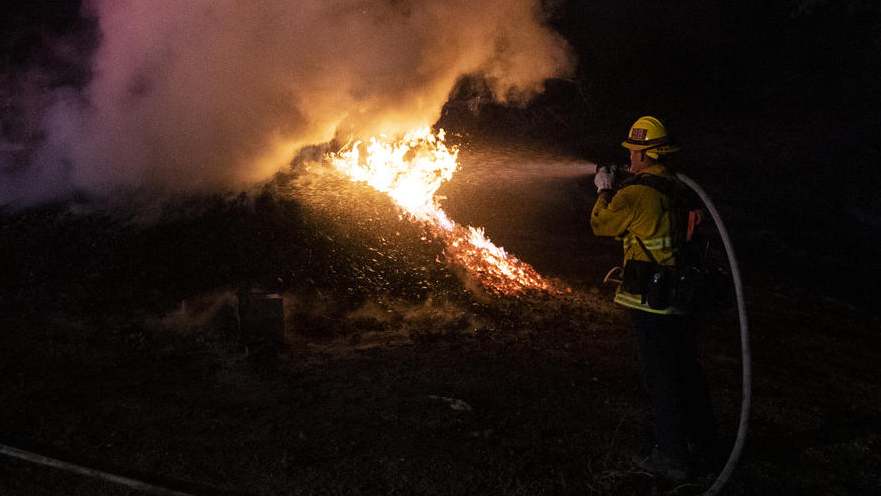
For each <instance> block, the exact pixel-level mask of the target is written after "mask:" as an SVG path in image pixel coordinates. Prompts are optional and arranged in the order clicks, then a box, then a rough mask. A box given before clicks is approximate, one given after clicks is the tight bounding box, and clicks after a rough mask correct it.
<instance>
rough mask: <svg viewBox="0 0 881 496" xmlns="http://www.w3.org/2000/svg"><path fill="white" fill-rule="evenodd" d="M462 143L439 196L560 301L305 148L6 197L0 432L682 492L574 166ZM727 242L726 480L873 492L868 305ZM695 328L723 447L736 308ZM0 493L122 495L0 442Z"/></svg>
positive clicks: (170, 482) (166, 450)
mask: <svg viewBox="0 0 881 496" xmlns="http://www.w3.org/2000/svg"><path fill="white" fill-rule="evenodd" d="M463 142H465V144H464V145H463V151H462V162H463V170H462V171H460V174H461V177H460V176H457V178H455V179H454V181H453V183H452V184H451V185H450V186H449V188H447V189H446V190H445V191H443V193H444V194H445V195H446V196H447V197H448V199H447V200H446V204H447V208H448V211H449V213H450V215H451V217H452V218H454V219H457V220H458V221H460V222H465V223H474V224H478V225H483V226H486V227H487V233H488V235H489V236H490V237H491V238H492V239H493V240H495V241H498V242H499V244H501V245H503V246H505V247H506V248H507V249H509V250H510V251H511V252H512V253H514V254H517V255H518V256H520V257H522V258H523V259H524V260H526V261H528V262H531V263H533V264H534V265H535V267H536V268H537V269H539V270H540V271H541V272H542V273H544V274H546V275H549V276H551V277H556V278H559V280H561V281H562V282H563V283H565V284H567V285H569V286H571V287H572V288H573V293H572V294H571V295H569V296H565V297H562V298H550V297H543V296H535V295H534V296H529V297H523V298H518V299H504V298H498V297H490V296H487V295H481V294H479V293H475V292H473V291H471V290H469V289H468V284H467V281H465V280H463V279H462V278H461V275H460V274H458V272H457V271H456V270H455V268H452V267H447V266H446V265H445V264H444V263H441V262H439V261H442V258H441V255H442V253H441V249H442V248H441V247H440V246H438V245H437V243H435V242H433V241H432V240H431V239H421V238H424V237H425V232H424V231H423V230H422V229H421V228H420V227H419V226H416V225H413V224H411V223H410V222H408V221H407V220H406V219H401V218H399V217H398V215H397V213H396V211H395V210H394V208H393V207H392V206H391V205H390V204H389V203H388V201H387V200H385V199H384V198H383V197H381V196H380V195H378V194H374V193H372V192H370V191H369V190H366V188H360V187H357V186H352V185H346V184H343V183H334V181H339V179H338V178H334V177H333V176H332V175H325V176H322V175H315V174H309V175H306V176H305V177H304V176H303V175H301V174H299V173H298V172H297V171H296V169H295V171H294V172H292V173H291V174H288V175H283V176H282V177H280V178H279V180H278V181H277V182H276V183H275V184H273V185H272V186H271V187H269V188H267V189H266V190H265V191H264V192H262V193H260V192H255V193H254V194H252V195H250V196H247V197H245V196H240V197H235V198H221V197H212V198H199V199H191V200H187V201H178V203H176V204H173V205H170V204H164V205H161V206H157V207H155V208H153V209H152V210H151V209H150V208H147V207H145V206H144V205H141V206H140V208H138V209H137V210H132V209H129V208H127V207H124V206H117V207H114V208H112V209H100V210H94V211H91V210H85V211H77V210H76V209H75V208H72V207H70V206H69V205H66V206H55V207H44V208H41V209H37V210H31V211H27V212H19V213H15V214H13V213H8V214H5V215H4V216H3V217H2V223H0V229H2V234H0V239H2V248H3V251H4V257H3V258H4V259H5V260H6V261H7V263H8V265H7V267H5V268H4V273H5V274H9V277H10V279H9V280H10V284H6V283H4V285H3V293H2V303H3V312H2V325H0V328H2V332H0V349H2V350H3V352H2V354H3V360H2V361H0V405H3V408H2V409H0V442H2V443H4V444H9V445H13V446H16V447H20V448H23V449H31V450H34V451H37V452H40V453H43V454H47V455H51V456H56V457H58V458H61V459H64V460H68V461H72V462H76V463H80V464H84V465H87V466H91V467H96V468H101V469H105V470H109V471H113V472H116V473H122V474H127V475H132V476H135V477H141V478H144V479H146V480H148V481H150V482H153V483H157V484H163V485H167V486H170V487H173V488H178V489H183V490H188V491H191V492H194V493H197V494H225V493H226V494H254V495H258V494H267V495H268V494H438V495H453V494H457V495H458V494H523V495H541V494H697V493H699V492H700V491H701V490H702V489H704V488H706V487H707V485H708V483H710V482H711V481H712V478H711V475H708V476H705V477H704V478H701V479H697V480H695V481H693V482H690V483H688V484H685V485H681V486H671V485H669V484H667V483H664V482H661V481H658V480H655V479H653V478H652V477H651V476H649V475H648V474H646V473H643V472H641V471H640V470H639V469H638V468H636V467H635V466H634V465H633V464H632V462H631V461H630V458H631V455H632V454H633V453H634V452H636V450H637V449H638V446H639V438H640V433H641V432H642V431H643V430H644V429H645V428H646V425H647V424H646V419H645V408H644V403H643V399H642V397H641V393H640V390H639V387H638V379H637V368H636V356H635V347H634V344H635V343H634V341H633V339H632V336H631V334H630V330H629V326H628V322H627V319H626V315H624V314H623V313H622V312H621V311H620V309H618V308H615V307H614V306H613V305H612V304H611V303H610V302H609V300H610V294H609V290H608V289H605V288H600V287H599V284H598V282H599V279H600V278H601V276H602V274H603V273H604V272H605V270H606V269H607V268H608V267H610V266H611V265H613V264H614V262H615V261H616V260H617V257H618V256H619V251H618V250H619V249H620V248H619V247H618V245H617V243H616V242H614V241H610V240H598V239H595V238H593V237H592V236H591V235H590V232H589V227H588V226H587V224H586V220H585V217H584V216H585V214H586V208H587V207H589V205H590V204H591V203H592V200H593V193H592V190H591V189H590V187H589V184H590V182H589V179H586V176H585V174H584V164H583V163H581V162H579V161H577V160H573V159H570V158H566V157H562V156H559V155H554V154H549V153H547V152H541V151H538V150H535V149H530V148H528V147H527V148H525V149H524V148H520V149H518V148H517V147H512V146H505V147H502V148H499V147H498V146H496V145H492V146H490V145H485V144H469V143H468V142H467V139H463ZM457 181H458V182H457ZM327 186H334V187H333V188H328V187H327ZM329 190H332V191H337V192H338V194H337V195H335V196H332V197H328V196H327V195H322V194H319V192H320V191H329ZM124 212H128V213H124ZM132 212H137V215H134V214H133V213H132ZM744 258H745V266H746V268H747V270H746V274H747V281H746V283H747V297H748V305H749V311H750V316H751V326H752V329H753V337H752V346H753V360H754V374H755V376H754V381H755V382H754V390H753V402H754V408H753V417H752V421H751V433H750V437H749V440H748V444H747V446H746V450H745V454H744V457H743V460H742V462H741V464H740V466H739V467H738V469H737V471H736V472H735V474H734V477H733V479H732V481H731V482H730V484H729V487H728V489H727V491H726V494H842V495H843V494H876V493H877V491H878V490H879V489H881V475H879V474H881V436H879V434H878V433H879V427H881V407H879V405H881V386H879V381H878V379H877V370H878V367H877V357H878V356H879V351H881V350H879V349H878V348H879V345H878V340H877V331H878V329H879V322H878V318H877V315H876V314H873V313H872V312H870V311H868V310H867V309H865V308H860V307H855V306H853V305H851V304H849V303H846V302H843V301H840V300H839V299H836V298H835V297H832V296H829V295H828V294H825V293H824V291H822V289H818V288H810V287H803V286H799V285H797V284H794V283H792V282H791V281H787V280H786V279H784V278H781V277H779V275H777V274H774V273H772V272H767V271H761V272H757V271H750V270H749V267H750V260H751V258H752V257H751V256H750V255H749V253H746V255H745V257H744ZM255 286H260V287H262V288H264V289H267V290H270V291H278V292H279V293H282V294H283V295H284V297H285V314H286V330H285V333H284V340H283V343H282V344H278V345H273V344H268V343H265V342H260V341H255V340H254V339H253V338H250V337H248V336H247V335H242V334H241V333H240V332H238V331H237V328H238V325H237V320H236V311H235V307H236V305H235V302H236V292H237V291H238V289H239V288H242V287H255ZM699 322H700V326H701V329H702V330H701V333H700V342H701V347H702V350H703V361H704V365H705V368H706V371H707V374H708V377H709V380H710V384H711V389H712V396H713V400H714V403H715V407H716V410H717V414H718V416H719V419H720V423H721V428H722V432H723V435H724V436H725V437H726V439H728V440H729V442H730V441H731V440H733V436H734V433H735V429H736V425H737V415H738V412H739V401H740V351H739V344H738V343H739V341H738V336H737V328H736V320H735V314H734V311H733V309H731V308H727V309H721V310H718V311H714V312H710V313H708V314H706V315H704V316H702V317H701V318H700V320H699ZM0 493H2V494H4V495H7V494H8V495H39V494H47V495H48V494H69V495H77V494H82V495H96V494H101V495H105V494H106V495H111V494H134V493H133V492H132V491H128V490H126V489H124V488H120V487H117V486H113V485H108V484H105V483H103V482H98V481H95V480H91V479H88V478H85V477H81V476H75V475H70V474H65V473H62V472H59V471H57V470H55V469H49V468H43V467H38V466H34V465H31V464H28V463H24V462H17V461H11V460H9V459H6V458H4V459H2V460H0Z"/></svg>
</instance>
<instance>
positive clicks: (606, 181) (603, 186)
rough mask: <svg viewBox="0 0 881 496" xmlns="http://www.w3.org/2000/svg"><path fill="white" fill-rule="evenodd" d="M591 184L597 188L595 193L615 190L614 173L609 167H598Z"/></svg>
mask: <svg viewBox="0 0 881 496" xmlns="http://www.w3.org/2000/svg"><path fill="white" fill-rule="evenodd" d="M593 183H594V184H595V185H596V187H597V193H599V192H601V191H610V190H612V189H615V173H614V172H612V170H611V169H610V168H609V167H598V168H597V173H596V176H594V178H593Z"/></svg>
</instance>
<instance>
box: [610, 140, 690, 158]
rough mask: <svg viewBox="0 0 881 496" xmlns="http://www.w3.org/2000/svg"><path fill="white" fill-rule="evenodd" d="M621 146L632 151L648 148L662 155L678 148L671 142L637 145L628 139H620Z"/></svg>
mask: <svg viewBox="0 0 881 496" xmlns="http://www.w3.org/2000/svg"><path fill="white" fill-rule="evenodd" d="M621 146H623V147H624V148H627V149H628V150H634V151H637V152H638V151H642V150H649V151H653V152H658V153H660V154H662V155H664V154H667V153H676V152H678V151H679V150H680V148H679V146H677V145H673V144H665V145H638V144H636V143H631V142H629V141H622V142H621Z"/></svg>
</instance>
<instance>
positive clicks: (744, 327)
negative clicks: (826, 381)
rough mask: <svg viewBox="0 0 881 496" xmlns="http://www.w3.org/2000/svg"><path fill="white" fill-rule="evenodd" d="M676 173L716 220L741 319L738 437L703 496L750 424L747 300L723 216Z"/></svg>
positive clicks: (726, 474)
mask: <svg viewBox="0 0 881 496" xmlns="http://www.w3.org/2000/svg"><path fill="white" fill-rule="evenodd" d="M676 177H677V178H678V179H679V180H680V181H682V182H683V183H685V184H686V185H687V186H688V187H689V188H691V189H692V190H694V192H695V193H697V194H698V196H700V198H701V200H702V201H703V202H704V205H706V207H707V210H709V211H710V215H711V216H712V217H713V221H714V222H715V223H716V229H718V230H719V234H720V235H721V237H722V243H723V244H724V245H725V252H726V254H727V255H728V264H729V265H730V266H731V278H732V279H733V280H734V293H735V296H736V297H737V316H738V319H739V320H740V351H741V357H742V358H741V368H742V371H743V398H742V400H741V403H740V424H739V425H738V427H737V439H736V440H735V441H734V447H733V448H731V454H730V455H729V456H728V461H727V462H726V463H725V467H724V468H723V469H722V472H720V473H719V475H718V477H716V481H715V482H713V485H712V486H710V488H709V489H707V491H706V492H705V493H704V495H705V496H714V495H716V494H718V493H719V491H721V490H722V488H723V487H725V483H727V482H728V479H729V478H730V477H731V473H732V472H734V467H736V466H737V461H738V460H739V459H740V455H741V453H742V452H743V444H744V442H745V441H746V433H747V430H748V425H749V409H750V403H751V402H752V363H751V358H750V351H749V325H748V323H747V319H746V303H745V302H744V299H743V283H742V282H741V280H740V269H739V268H738V266H737V258H736V257H735V256H734V246H733V245H732V244H731V238H729V237H728V230H727V229H725V224H724V223H723V222H722V217H721V216H720V215H719V212H718V211H717V210H716V206H715V205H713V201H712V200H710V196H709V195H708V194H707V193H706V191H704V190H703V188H701V187H700V186H699V185H698V184H697V183H696V182H694V180H692V179H691V178H690V177H688V176H686V175H685V174H682V173H676Z"/></svg>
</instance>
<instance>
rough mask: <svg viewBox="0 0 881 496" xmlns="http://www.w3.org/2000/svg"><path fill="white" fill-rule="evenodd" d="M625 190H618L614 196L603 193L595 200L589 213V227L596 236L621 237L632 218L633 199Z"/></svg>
mask: <svg viewBox="0 0 881 496" xmlns="http://www.w3.org/2000/svg"><path fill="white" fill-rule="evenodd" d="M627 189H629V188H623V189H621V190H619V191H618V192H617V193H616V194H614V196H613V195H612V193H608V192H603V193H600V196H599V197H598V198H597V202H596V203H595V204H594V206H593V210H592V211H591V213H590V227H591V229H593V233H594V234H595V235H597V236H622V235H623V234H624V233H625V232H626V231H627V228H628V227H629V226H630V224H631V223H632V222H633V218H634V212H635V210H634V205H633V198H631V195H630V194H628V193H629V192H627Z"/></svg>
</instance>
